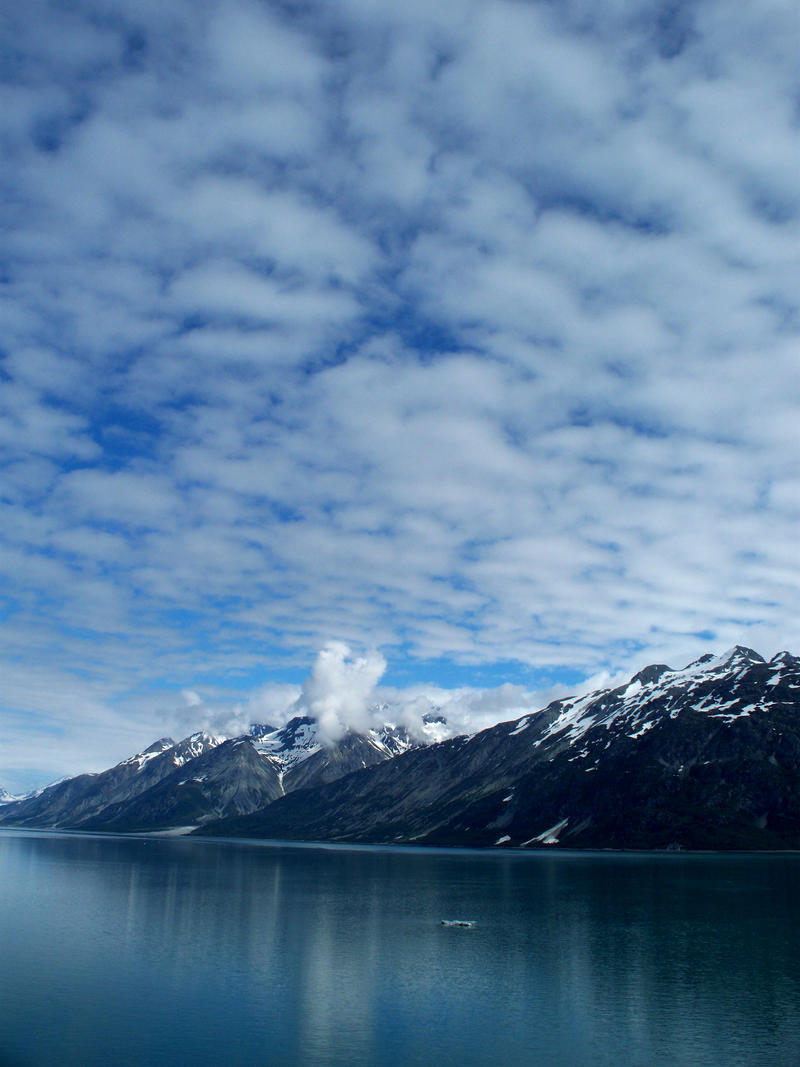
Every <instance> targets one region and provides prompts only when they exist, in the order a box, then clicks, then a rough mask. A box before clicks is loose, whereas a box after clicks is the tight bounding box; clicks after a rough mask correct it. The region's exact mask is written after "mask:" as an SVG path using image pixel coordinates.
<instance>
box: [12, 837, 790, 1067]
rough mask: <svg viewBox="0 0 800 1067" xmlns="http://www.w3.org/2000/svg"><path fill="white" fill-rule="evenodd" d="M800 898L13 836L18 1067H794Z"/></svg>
mask: <svg viewBox="0 0 800 1067" xmlns="http://www.w3.org/2000/svg"><path fill="white" fill-rule="evenodd" d="M798 894H800V856H796V855H721V854H719V855H711V854H707V855H687V854H682V853H676V854H615V853H569V852H553V853H533V854H531V853H508V852H498V851H494V852H491V851H490V852H476V851H467V850H423V849H407V848H369V847H363V848H358V847H352V848H348V847H341V846H330V847H325V846H307V845H306V846H303V845H286V844H277V843H268V842H233V841H217V840H214V841H212V840H202V839H197V838H159V837H144V836H142V837H113V836H101V835H96V836H90V835H80V834H57V833H37V832H34V831H23V830H17V831H14V830H1V831H0V1067H50V1065H62V1064H80V1065H82V1067H84V1065H85V1067H93V1065H103V1067H106V1065H120V1067H124V1065H156V1064H193V1065H212V1064H213V1065H215V1067H216V1065H224V1067H233V1065H249V1064H265V1065H284V1064H287V1065H288V1064H303V1065H311V1067H314V1065H329V1064H330V1065H333V1064H336V1065H348V1067H351V1065H353V1067H355V1065H360V1064H376V1065H378V1064H381V1065H382V1064H386V1065H407V1064H421V1065H422V1064H425V1065H427V1064H431V1065H436V1067H445V1065H450V1064H453V1065H473V1064H474V1065H482V1064H493V1065H494V1064H496V1065H517V1064H520V1065H522V1064H525V1065H542V1067H550V1065H552V1067H556V1065H558V1067H561V1065H564V1067H581V1065H584V1064H585V1065H592V1067H594V1065H602V1064H608V1065H611V1064H613V1065H619V1064H626V1065H632V1067H637V1065H642V1067H651V1065H661V1064H664V1065H682V1064H685V1065H687V1067H688V1065H691V1067H705V1065H715V1067H716V1065H738V1064H741V1065H747V1067H759V1065H765V1067H766V1065H787V1067H789V1065H791V1067H795V1065H797V1064H798V1063H800V907H798V900H799V896H798ZM442 920H464V921H469V922H471V923H472V924H473V925H471V926H453V925H443V924H442Z"/></svg>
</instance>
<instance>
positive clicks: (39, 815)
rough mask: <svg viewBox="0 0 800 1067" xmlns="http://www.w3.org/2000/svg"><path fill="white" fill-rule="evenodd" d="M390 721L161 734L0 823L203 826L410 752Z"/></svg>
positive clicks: (37, 797) (10, 808) (15, 804)
mask: <svg viewBox="0 0 800 1067" xmlns="http://www.w3.org/2000/svg"><path fill="white" fill-rule="evenodd" d="M411 745H412V741H411V739H410V738H409V737H408V735H407V734H406V732H405V731H404V730H403V729H402V728H400V727H397V726H394V725H393V724H387V725H385V726H383V727H381V728H380V729H377V730H370V731H368V733H367V734H365V735H362V734H356V733H352V732H350V733H347V734H345V736H344V737H343V738H341V739H340V740H339V741H338V742H337V743H335V744H331V743H330V742H326V740H325V738H324V737H323V735H322V734H321V732H320V730H319V726H318V724H317V723H316V722H315V721H314V720H313V719H310V718H303V717H297V718H294V719H292V720H291V721H290V722H288V723H287V724H286V725H285V726H284V727H282V728H280V729H278V728H276V727H274V726H269V725H266V724H253V725H252V726H251V729H250V733H249V734H248V735H245V736H242V737H238V738H225V737H221V736H218V735H215V734H211V733H207V732H205V731H200V732H198V733H194V734H192V735H191V736H189V737H187V738H184V740H182V741H180V742H177V743H176V742H175V741H173V739H172V738H170V737H162V738H160V739H159V740H158V741H155V742H154V743H153V744H152V745H150V747H149V748H147V749H145V750H144V751H143V752H139V753H137V754H136V755H134V756H131V757H129V758H128V759H126V760H123V761H122V762H121V763H119V764H117V766H116V767H112V768H110V769H109V770H107V771H103V772H102V773H100V774H84V775H79V776H78V777H76V778H68V779H64V780H63V781H61V782H57V783H55V784H54V785H52V786H48V787H47V788H45V789H42V790H39V791H38V793H36V794H32V795H31V796H29V797H26V798H22V799H17V798H12V799H10V800H9V801H8V803H7V804H5V805H4V806H3V809H2V815H0V822H5V823H7V824H12V823H13V824H14V825H26V826H41V827H69V828H80V829H91V830H101V829H102V830H134V829H136V830H147V829H156V828H163V827H171V826H182V825H202V824H203V823H205V822H207V821H208V820H211V819H219V818H223V817H226V816H234V815H241V814H247V813H249V812H252V811H256V810H259V809H261V808H263V807H264V806H265V805H267V804H269V803H271V802H272V801H273V800H276V799H277V798H279V797H281V796H283V795H284V794H286V793H289V792H291V791H292V790H294V789H299V788H310V787H313V786H318V785H323V784H325V783H327V782H331V781H334V780H335V779H337V778H340V777H342V776H343V775H345V774H350V773H351V772H352V771H356V770H363V769H364V768H366V767H370V766H373V765H374V764H376V763H379V762H382V761H383V760H386V759H390V758H392V757H393V756H395V755H397V754H398V753H400V752H404V751H406V750H407V749H408V748H409V747H411Z"/></svg>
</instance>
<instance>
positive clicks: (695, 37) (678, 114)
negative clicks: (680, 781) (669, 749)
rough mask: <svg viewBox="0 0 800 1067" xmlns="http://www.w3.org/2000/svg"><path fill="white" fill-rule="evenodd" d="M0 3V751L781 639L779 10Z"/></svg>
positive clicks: (469, 694)
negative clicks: (1, 236)
mask: <svg viewBox="0 0 800 1067" xmlns="http://www.w3.org/2000/svg"><path fill="white" fill-rule="evenodd" d="M0 19H2V26H0V31H1V32H0V40H2V42H3V43H2V46H0V47H1V48H2V51H1V52H0V139H1V146H2V158H3V167H2V172H0V211H2V227H3V233H4V239H3V242H2V246H1V247H0V501H1V503H2V513H3V521H2V524H0V596H1V597H2V600H0V672H1V673H0V785H4V786H6V788H10V789H14V788H16V789H26V788H31V787H33V786H35V785H41V784H43V783H44V782H45V781H48V780H52V779H53V778H55V777H58V776H60V775H64V774H68V773H75V772H77V771H83V770H98V769H101V768H102V767H104V766H107V765H109V764H110V763H113V762H116V760H118V759H122V758H124V757H125V756H127V755H129V754H131V752H134V751H137V750H140V749H141V748H142V747H144V746H146V745H147V744H149V743H150V742H151V741H152V740H153V739H155V738H156V737H158V736H160V735H162V734H165V733H174V732H175V731H176V730H178V731H179V730H180V729H182V728H183V727H184V726H185V727H186V730H187V732H189V730H191V729H193V728H195V726H196V725H202V723H200V722H199V720H201V719H202V720H203V721H204V722H206V723H210V724H212V725H213V724H214V723H217V724H219V723H223V722H224V721H227V720H230V721H233V720H236V721H240V720H243V719H245V718H247V716H248V715H250V714H251V713H253V715H254V717H256V716H255V713H256V712H262V713H264V714H266V713H269V714H270V715H271V716H272V718H273V720H275V721H278V720H280V719H281V718H285V716H286V715H287V714H288V713H289V712H290V711H291V710H295V711H296V710H297V709H298V708H300V709H302V708H306V710H308V708H309V707H310V702H312V701H313V700H317V702H318V705H317V706H318V707H323V706H325V707H328V708H330V707H333V708H334V711H335V710H336V708H338V709H339V711H340V712H341V715H345V716H346V714H349V712H347V711H346V709H347V708H348V707H351V708H353V709H356V711H354V712H353V714H354V715H355V717H356V718H358V717H359V716H362V714H363V708H364V707H365V706H366V705H367V704H368V703H369V702H370V701H374V700H377V699H389V698H391V699H392V700H394V701H395V702H399V703H400V704H402V705H403V707H405V708H408V707H410V706H412V705H413V706H415V707H416V706H417V705H416V704H415V702H418V701H419V700H422V701H423V703H424V701H425V700H427V701H428V703H429V704H431V705H434V704H435V705H437V706H443V705H446V704H447V705H449V706H450V707H451V710H452V718H453V721H454V722H458V724H459V726H463V727H464V728H470V727H474V726H475V725H476V724H478V723H480V724H486V723H488V721H490V720H491V721H498V720H500V719H503V718H512V717H514V714H515V712H516V713H518V714H521V713H522V712H520V711H519V710H518V709H519V708H528V707H530V706H532V705H534V704H537V702H539V701H541V702H542V703H543V702H544V700H545V698H547V697H548V696H550V695H552V694H560V693H565V692H566V691H575V690H579V689H580V688H581V687H586V686H587V685H592V684H595V683H596V682H597V680H598V679H605V678H612V677H617V676H624V675H625V674H626V672H627V674H630V673H633V672H634V671H636V670H638V669H639V668H641V667H642V666H644V665H645V664H647V663H650V662H667V663H669V664H670V665H672V666H676V667H679V666H682V665H684V664H685V663H687V662H689V661H690V660H692V659H694V658H695V657H697V656H699V655H700V654H702V653H703V652H706V651H717V652H719V651H722V649H723V648H725V647H728V646H730V645H732V644H735V643H741V644H745V645H749V646H751V647H753V648H756V649H757V650H758V651H760V652H761V653H762V654H764V655H766V656H770V655H772V654H774V653H775V652H777V651H780V650H781V649H784V648H786V649H789V650H794V651H795V652H796V651H798V650H799V649H800V613H798V585H799V579H800V549H799V548H798V543H799V542H798V537H797V528H798V520H800V479H799V475H798V458H799V457H800V419H799V418H798V408H799V407H800V374H799V373H798V356H799V354H800V345H799V344H798V334H799V333H800V317H799V316H798V285H799V282H798V279H800V262H798V260H800V183H798V179H797V176H798V174H800V140H799V139H798V126H800V68H798V64H797V55H798V49H799V48H800V19H799V18H798V14H797V7H796V4H795V3H794V0H743V2H742V3H740V4H736V5H731V4H730V3H729V2H727V0H695V2H692V3H688V2H680V0H669V2H660V0H608V2H607V3H605V4H603V5H598V4H596V3H588V2H586V0H559V2H558V3H556V2H548V0H530V2H523V0H491V2H487V0H484V2H477V0H476V2H473V0H441V2H439V3H435V4H432V3H430V2H429V0H426V2H424V3H423V2H421V0H404V2H403V3H402V4H394V3H393V4H389V3H385V2H378V3H376V2H374V0H370V2H366V0H336V3H332V2H321V3H317V2H315V0H308V2H304V3H302V4H300V3H298V4H294V3H291V2H269V0H226V2H225V3H223V2H221V0H219V2H217V0H186V2H184V0H158V2H157V3H156V2H155V0H130V2H129V3H126V4H125V5H119V4H113V3H110V2H104V0H74V2H70V3H66V2H47V0H29V2H27V3H25V4H15V5H12V4H5V5H3V13H2V15H0ZM320 672H321V673H320ZM315 678H316V679H317V681H316V682H315ZM320 678H321V679H322V681H320ZM315 686H316V688H315ZM320 686H322V688H321V689H320ZM326 686H327V688H326ZM353 693H355V694H356V695H355V696H353ZM351 698H352V699H351ZM320 701H321V703H319V702H320ZM326 701H328V703H327V704H326V703H325V702H326ZM331 701H332V702H333V703H332V704H331ZM337 701H338V703H337ZM348 701H351V703H349V704H348ZM342 709H345V710H342ZM358 709H360V710H358ZM337 714H338V712H337ZM341 715H340V718H341ZM193 717H194V718H193Z"/></svg>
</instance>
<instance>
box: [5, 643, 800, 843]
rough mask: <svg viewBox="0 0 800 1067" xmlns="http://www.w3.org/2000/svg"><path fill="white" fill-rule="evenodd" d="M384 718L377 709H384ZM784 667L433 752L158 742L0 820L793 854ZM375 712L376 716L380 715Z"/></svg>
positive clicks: (657, 670)
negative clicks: (739, 850)
mask: <svg viewBox="0 0 800 1067" xmlns="http://www.w3.org/2000/svg"><path fill="white" fill-rule="evenodd" d="M386 710H387V711H390V710H391V709H386ZM799 713H800V659H798V658H797V657H794V656H792V655H790V654H789V653H788V652H782V653H780V654H779V655H777V656H775V657H774V658H773V659H771V660H770V661H769V662H767V661H765V660H764V658H763V657H762V656H760V655H759V654H758V653H756V652H754V651H753V650H752V649H748V648H744V647H742V646H736V647H735V648H733V649H731V650H730V651H729V652H727V653H725V654H724V655H722V656H713V655H711V654H708V655H705V656H702V657H701V658H700V659H698V660H696V661H695V662H693V663H691V664H689V665H688V666H687V667H685V668H683V669H681V670H673V669H671V668H670V667H668V666H666V665H665V664H654V665H651V666H649V667H646V668H645V669H644V670H642V671H640V672H639V673H638V674H636V675H634V677H633V678H631V679H630V680H629V681H628V682H626V683H625V684H624V685H622V686H618V687H615V688H611V689H605V690H600V691H597V692H593V693H590V694H588V695H585V696H581V697H573V698H568V699H564V700H557V701H554V702H552V703H551V704H549V705H548V706H547V707H545V708H543V709H541V710H540V711H536V712H535V713H532V714H528V715H525V716H523V717H522V718H520V719H517V720H515V721H513V722H506V723H500V724H499V725H497V726H493V727H490V728H489V729H488V730H483V731H482V732H480V733H477V734H474V735H471V736H463V737H456V738H451V739H449V740H444V741H438V742H437V741H436V740H435V738H436V729H435V723H436V720H435V717H434V718H433V722H432V726H431V729H430V731H429V733H430V736H429V737H426V738H424V739H423V740H420V739H416V740H415V739H412V738H411V737H410V736H409V734H408V733H407V732H406V731H405V730H404V729H403V728H402V727H401V726H397V725H396V724H393V723H392V722H391V721H387V722H386V724H385V725H384V726H383V727H382V728H381V729H380V730H371V731H368V732H367V733H365V734H359V733H352V732H351V733H348V734H346V735H345V736H344V737H343V738H341V739H340V740H339V741H338V742H336V743H335V744H330V743H327V744H326V743H325V742H324V739H323V737H322V735H321V733H320V729H319V726H318V724H317V723H316V722H314V721H313V720H312V719H310V718H301V717H299V718H295V719H293V720H291V721H290V722H289V723H287V724H286V725H285V726H284V727H282V728H279V729H278V728H275V727H273V726H270V725H267V724H260V725H259V724H254V725H253V726H252V727H251V730H250V732H249V734H247V735H244V736H242V737H238V738H231V739H222V738H218V737H215V736H213V735H210V734H207V733H198V734H193V735H192V736H191V737H189V738H186V739H185V740H184V741H181V742H180V743H177V744H176V743H175V742H173V741H172V740H171V739H170V738H162V739H161V740H159V741H157V742H155V744H154V745H151V746H150V748H148V749H146V750H145V751H144V752H142V753H139V754H138V755H136V756H133V757H131V758H130V759H128V760H125V761H124V762H123V763H120V764H118V765H117V766H116V767H113V768H111V769H110V770H108V771H105V772H103V773H102V774H97V775H80V776H78V777H76V778H71V779H67V780H65V781H63V782H60V783H57V784H55V785H53V786H50V787H48V788H47V789H44V790H40V791H39V792H37V793H35V794H32V795H31V796H29V797H25V798H22V799H20V800H12V801H10V802H7V803H5V804H4V805H3V807H2V808H0V824H5V825H17V826H40V827H62V828H63V827H68V828H76V829H84V830H114V831H132V830H137V831H142V830H145V831H147V830H156V829H167V828H170V827H176V826H180V827H193V828H195V829H194V832H196V833H201V834H203V835H215V836H245V837H261V838H276V839H284V840H317V841H352V842H389V843H397V844H400V843H414V844H424V845H462V846H471V847H485V846H494V847H498V848H513V847H524V848H545V847H546V848H558V847H570V848H591V849H595V848H626V849H647V848H657V849H664V848H667V849H678V848H686V849H796V848H800V714H799ZM387 718H388V716H387Z"/></svg>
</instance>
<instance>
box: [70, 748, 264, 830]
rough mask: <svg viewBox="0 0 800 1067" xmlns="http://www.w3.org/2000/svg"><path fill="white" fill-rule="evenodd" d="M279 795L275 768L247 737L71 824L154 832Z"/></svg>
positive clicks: (232, 811)
mask: <svg viewBox="0 0 800 1067" xmlns="http://www.w3.org/2000/svg"><path fill="white" fill-rule="evenodd" d="M282 795H283V789H282V787H281V783H280V775H279V772H278V771H277V769H276V768H275V767H274V766H273V765H272V764H271V763H270V762H269V761H268V760H265V759H263V758H262V757H261V756H260V755H259V754H258V752H256V750H255V748H254V747H253V744H252V742H251V741H250V740H248V739H247V738H239V739H237V740H232V741H224V742H223V743H222V744H221V745H218V746H216V747H215V748H213V749H210V750H209V751H208V752H205V753H203V754H202V755H200V756H198V757H197V758H196V759H193V760H192V761H191V762H190V763H188V764H186V765H185V766H181V767H178V768H176V769H175V770H174V771H173V772H172V773H171V774H170V775H168V776H167V777H166V778H164V779H163V780H162V781H160V782H158V783H157V784H156V785H154V786H153V787H152V788H150V789H148V790H147V791H146V792H144V793H140V794H138V795H137V796H135V797H132V798H131V799H130V800H126V801H122V802H121V803H118V804H111V805H109V806H108V807H106V808H105V809H104V810H103V811H102V812H101V813H100V814H98V815H95V816H93V817H91V818H89V819H84V820H82V821H81V822H80V823H76V824H74V825H75V826H76V827H77V828H80V829H84V830H114V831H131V830H154V829H162V828H167V827H173V826H191V825H197V824H198V823H202V822H204V821H205V820H207V819H209V818H220V817H224V816H231V815H240V814H242V813H247V812H251V811H254V810H256V809H258V808H263V807H264V805H266V804H269V803H270V802H271V801H273V800H276V799H277V798H278V797H280V796H282Z"/></svg>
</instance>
